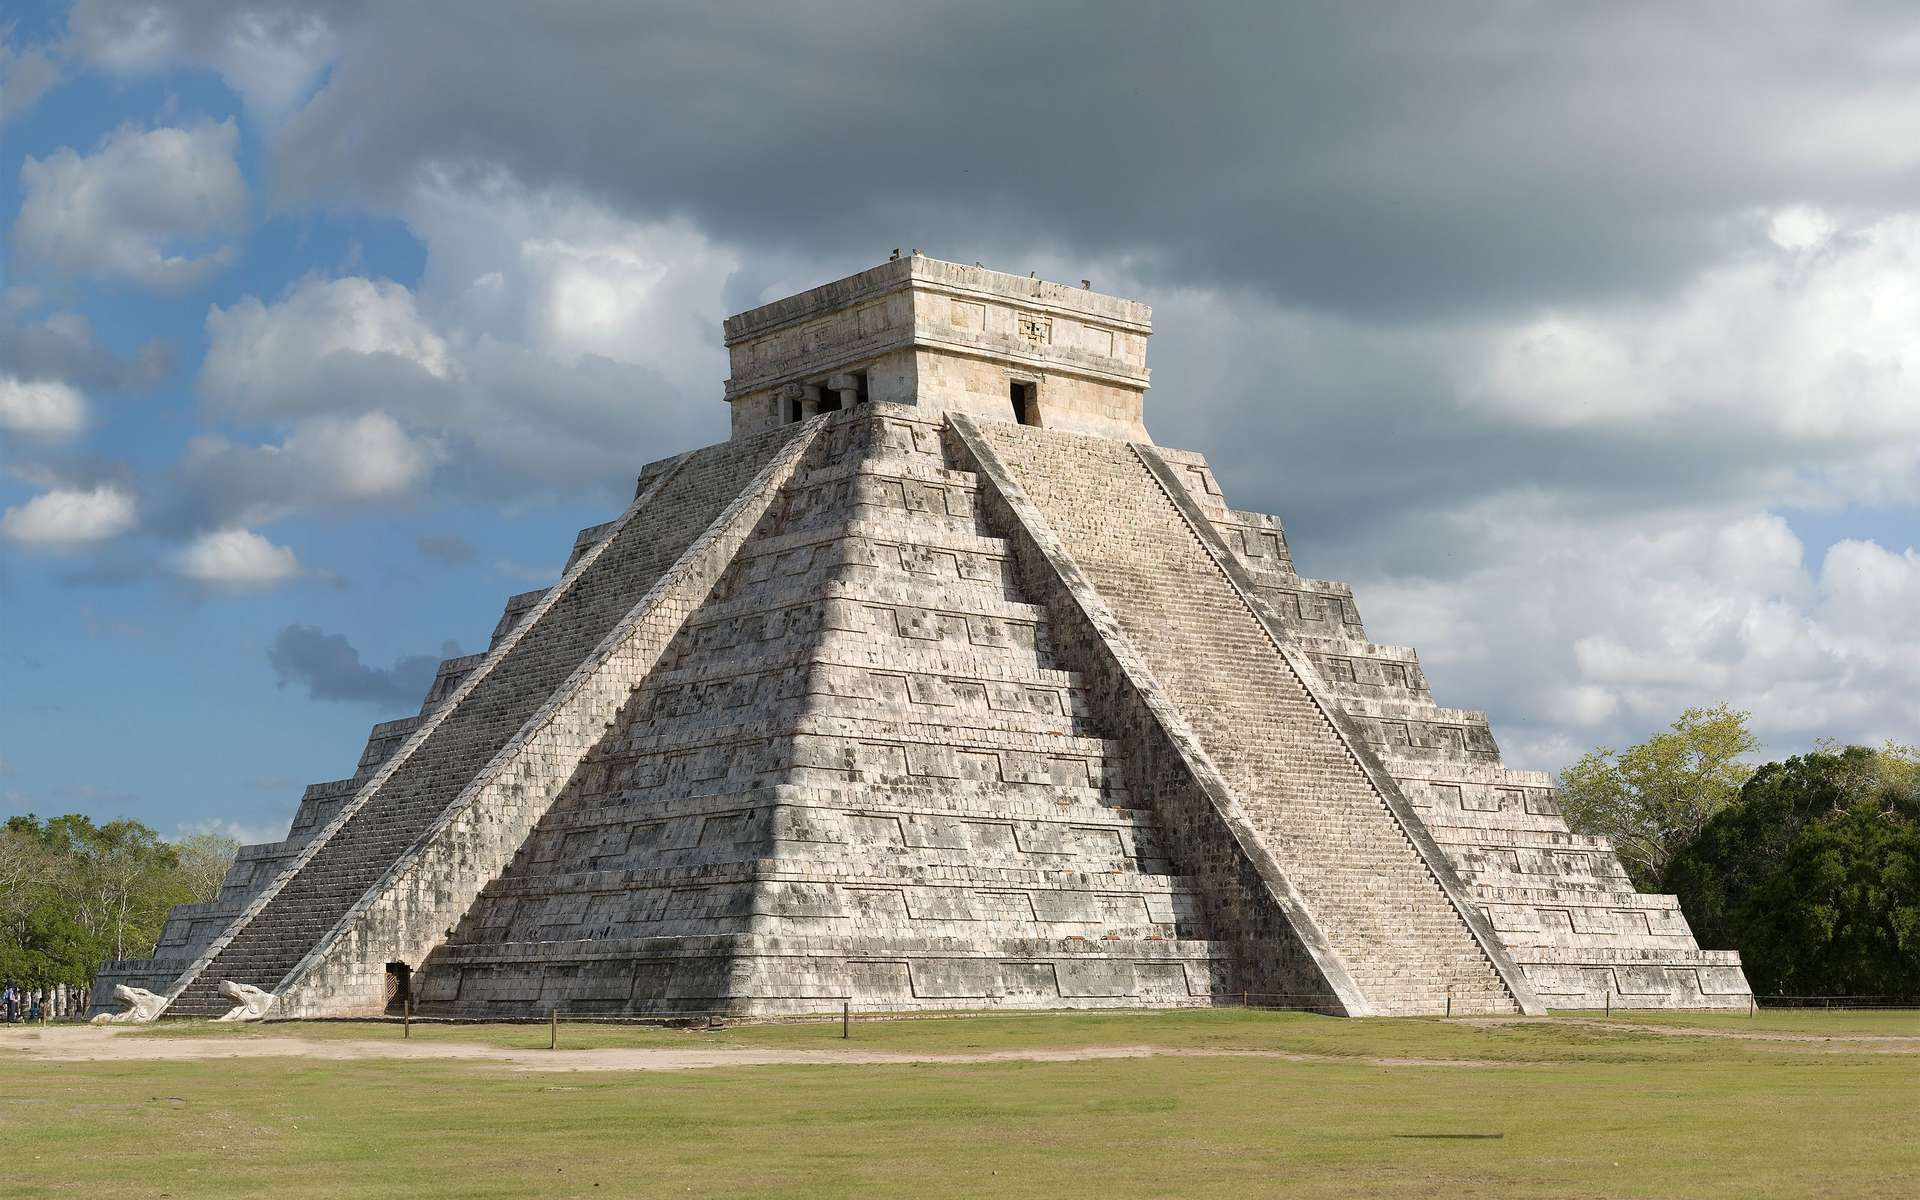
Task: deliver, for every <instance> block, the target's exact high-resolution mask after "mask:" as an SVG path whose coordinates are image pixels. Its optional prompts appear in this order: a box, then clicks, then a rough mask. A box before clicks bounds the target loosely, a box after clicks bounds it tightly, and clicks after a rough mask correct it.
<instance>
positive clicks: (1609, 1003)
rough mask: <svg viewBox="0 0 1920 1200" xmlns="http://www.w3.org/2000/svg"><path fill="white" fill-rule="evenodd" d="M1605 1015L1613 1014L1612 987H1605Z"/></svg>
mask: <svg viewBox="0 0 1920 1200" xmlns="http://www.w3.org/2000/svg"><path fill="white" fill-rule="evenodd" d="M1607 1015H1608V1016H1609V1017H1611V1016H1612V1015H1613V989H1612V988H1608V989H1607Z"/></svg>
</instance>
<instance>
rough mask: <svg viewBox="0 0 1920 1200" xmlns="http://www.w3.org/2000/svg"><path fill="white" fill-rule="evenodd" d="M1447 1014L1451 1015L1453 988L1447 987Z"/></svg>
mask: <svg viewBox="0 0 1920 1200" xmlns="http://www.w3.org/2000/svg"><path fill="white" fill-rule="evenodd" d="M1447 1015H1448V1016H1452V1015H1453V989H1452V988H1448V989H1447Z"/></svg>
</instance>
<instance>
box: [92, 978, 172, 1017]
mask: <svg viewBox="0 0 1920 1200" xmlns="http://www.w3.org/2000/svg"><path fill="white" fill-rule="evenodd" d="M113 999H114V1002H115V1003H118V1004H124V1005H126V1006H127V1007H126V1010H125V1011H123V1012H114V1011H112V1010H111V1009H108V1010H107V1011H104V1012H100V1013H96V1014H94V1017H93V1023H94V1024H95V1025H141V1024H145V1023H146V1022H148V1021H151V1020H153V1019H154V1018H155V1017H157V1016H159V1015H160V1013H161V1010H163V1009H165V1008H166V1006H167V998H166V997H165V996H161V995H157V994H156V993H153V992H149V991H147V990H146V989H145V988H137V987H128V986H127V985H126V984H124V983H118V984H115V985H114V987H113Z"/></svg>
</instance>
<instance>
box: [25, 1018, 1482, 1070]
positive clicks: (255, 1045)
mask: <svg viewBox="0 0 1920 1200" xmlns="http://www.w3.org/2000/svg"><path fill="white" fill-rule="evenodd" d="M8 1051H11V1052H13V1053H15V1054H18V1055H19V1056H21V1057H23V1058H30V1059H34V1060H37V1061H40V1062H179V1061H189V1060H199V1059H213V1058H310V1059H311V1058H318V1059H332V1060H355V1059H391V1058H402V1059H455V1060H463V1061H469V1062H481V1063H492V1064H496V1065H500V1066H506V1067H511V1068H512V1069H514V1070H519V1071H697V1070H705V1069H710V1068H715V1067H765V1066H793V1065H813V1066H823V1065H824V1066H846V1065H869V1066H870V1065H899V1064H908V1063H993V1062H1083V1061H1088V1060H1094V1059H1116V1058H1153V1057H1156V1056H1165V1057H1170V1058H1262V1059H1271V1060H1273V1061H1275V1062H1302V1063H1309V1062H1310V1063H1361V1064H1366V1065H1368V1066H1400V1067H1413V1066H1417V1067H1505V1066H1514V1065H1516V1064H1513V1063H1502V1062H1493V1061H1482V1060H1475V1059H1451V1058H1447V1059H1443V1058H1369V1057H1355V1056H1347V1055H1334V1054H1295V1053H1288V1052H1284V1051H1273V1050H1182V1049H1172V1048H1167V1047H1161V1046H1082V1047H1075V1048H1071V1049H1061V1050H1046V1049H1033V1050H994V1051H985V1052H977V1053H961V1054H933V1053H912V1052H906V1051H893V1050H855V1049H847V1050H800V1049H789V1048H783V1047H765V1048H762V1047H731V1046H725V1047H722V1046H714V1047H692V1046H689V1047H685V1048H682V1047H677V1046H676V1047H667V1048H641V1047H598V1048H594V1049H583V1050H566V1049H562V1050H558V1051H555V1050H516V1049H509V1048H506V1047H503V1046H487V1045H483V1044H481V1043H477V1042H438V1041H434V1042H428V1041H417V1042H415V1041H385V1040H382V1041H351V1040H347V1039H336V1038H327V1039H308V1038H300V1037H279V1036H273V1035H263V1036H245V1037H179V1038H171V1037H141V1036H137V1035H135V1034H134V1033H133V1031H131V1030H127V1029H116V1028H113V1027H110V1026H109V1027H98V1026H90V1025H83V1026H59V1027H53V1028H48V1029H46V1030H33V1031H18V1032H16V1031H13V1030H6V1031H0V1064H4V1063H5V1062H6V1061H7V1058H8V1056H7V1053H6V1052H8Z"/></svg>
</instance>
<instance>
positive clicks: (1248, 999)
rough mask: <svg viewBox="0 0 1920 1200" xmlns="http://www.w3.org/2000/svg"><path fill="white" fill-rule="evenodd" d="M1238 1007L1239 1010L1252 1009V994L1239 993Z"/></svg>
mask: <svg viewBox="0 0 1920 1200" xmlns="http://www.w3.org/2000/svg"><path fill="white" fill-rule="evenodd" d="M1240 1007H1241V1008H1252V1007H1253V993H1252V992H1241V993H1240Z"/></svg>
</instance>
